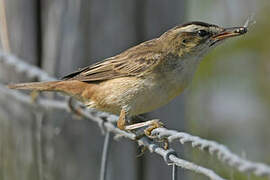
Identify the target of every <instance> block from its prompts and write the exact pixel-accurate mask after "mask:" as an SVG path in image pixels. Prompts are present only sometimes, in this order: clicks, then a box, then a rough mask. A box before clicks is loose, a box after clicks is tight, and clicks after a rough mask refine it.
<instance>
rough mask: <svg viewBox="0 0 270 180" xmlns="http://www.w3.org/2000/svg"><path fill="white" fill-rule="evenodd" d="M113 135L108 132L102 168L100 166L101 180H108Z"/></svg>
mask: <svg viewBox="0 0 270 180" xmlns="http://www.w3.org/2000/svg"><path fill="white" fill-rule="evenodd" d="M110 137H111V133H110V132H106V135H105V138H104V144H103V150H102V157H101V166H100V178H99V179H100V180H106V170H107V161H108V154H109V148H110V139H111V138H110Z"/></svg>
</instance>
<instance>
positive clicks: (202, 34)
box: [198, 30, 209, 37]
mask: <svg viewBox="0 0 270 180" xmlns="http://www.w3.org/2000/svg"><path fill="white" fill-rule="evenodd" d="M198 35H199V36H201V37H205V36H207V35H209V32H208V31H205V30H199V31H198Z"/></svg>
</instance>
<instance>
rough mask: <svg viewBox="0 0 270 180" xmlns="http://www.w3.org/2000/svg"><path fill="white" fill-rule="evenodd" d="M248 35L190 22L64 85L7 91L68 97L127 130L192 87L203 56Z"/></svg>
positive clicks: (73, 75) (82, 72)
mask: <svg viewBox="0 0 270 180" xmlns="http://www.w3.org/2000/svg"><path fill="white" fill-rule="evenodd" d="M246 32H247V28H246V27H233V28H222V27H219V26H217V25H213V24H207V23H204V22H190V23H187V24H183V25H180V26H176V27H174V28H172V29H170V30H168V31H167V32H165V33H164V34H162V35H161V36H160V37H158V38H155V39H152V40H149V41H146V42H143V43H141V44H139V45H137V46H135V47H132V48H130V49H128V50H126V51H124V52H122V53H120V54H118V55H116V56H113V57H110V58H108V59H105V60H104V61H101V62H99V63H96V64H93V65H91V66H88V67H85V68H82V69H79V70H78V71H76V72H73V73H71V74H69V75H67V76H65V77H64V78H63V80H59V81H54V82H34V83H23V84H15V85H9V88H13V89H28V90H38V91H58V92H62V93H65V94H67V95H69V96H72V97H75V98H76V99H78V100H79V101H81V102H83V103H84V104H85V105H86V106H87V107H90V108H95V109H98V110H101V111H106V112H110V113H113V114H117V115H120V117H119V120H118V124H117V125H118V127H119V128H120V129H123V130H125V129H126V117H127V116H128V117H131V116H135V115H139V114H143V113H146V112H150V111H153V110H155V109H157V108H159V107H161V106H163V105H165V104H167V103H168V102H169V101H171V100H172V99H173V98H175V97H176V96H178V95H179V94H180V93H181V92H183V90H184V89H185V88H186V87H187V86H188V84H189V83H190V81H191V79H192V76H193V74H194V72H195V70H196V68H197V66H198V64H199V62H200V61H201V59H202V56H203V55H205V54H206V53H207V52H208V51H209V50H210V49H212V48H213V47H215V46H216V45H218V44H220V43H221V42H223V41H224V40H225V39H227V38H229V37H235V36H239V35H242V34H245V33H246ZM128 129H130V128H128Z"/></svg>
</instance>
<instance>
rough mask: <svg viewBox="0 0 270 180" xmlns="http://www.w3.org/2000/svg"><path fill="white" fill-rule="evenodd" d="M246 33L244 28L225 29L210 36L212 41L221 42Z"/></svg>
mask: <svg viewBox="0 0 270 180" xmlns="http://www.w3.org/2000/svg"><path fill="white" fill-rule="evenodd" d="M245 33H247V28H246V27H232V28H225V29H224V31H222V32H220V33H218V34H216V35H214V36H212V39H213V40H214V41H221V40H224V39H227V38H230V37H235V36H240V35H243V34H245Z"/></svg>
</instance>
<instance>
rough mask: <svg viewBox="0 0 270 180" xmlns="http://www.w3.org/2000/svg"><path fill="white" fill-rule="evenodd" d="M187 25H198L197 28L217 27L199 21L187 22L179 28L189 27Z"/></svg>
mask: <svg viewBox="0 0 270 180" xmlns="http://www.w3.org/2000/svg"><path fill="white" fill-rule="evenodd" d="M189 25H199V26H204V27H218V26H217V25H214V24H208V23H205V22H201V21H192V22H188V23H185V24H182V25H180V26H179V27H185V26H189Z"/></svg>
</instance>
